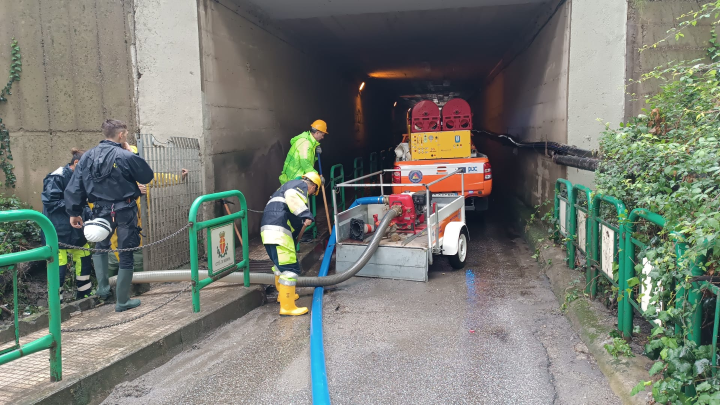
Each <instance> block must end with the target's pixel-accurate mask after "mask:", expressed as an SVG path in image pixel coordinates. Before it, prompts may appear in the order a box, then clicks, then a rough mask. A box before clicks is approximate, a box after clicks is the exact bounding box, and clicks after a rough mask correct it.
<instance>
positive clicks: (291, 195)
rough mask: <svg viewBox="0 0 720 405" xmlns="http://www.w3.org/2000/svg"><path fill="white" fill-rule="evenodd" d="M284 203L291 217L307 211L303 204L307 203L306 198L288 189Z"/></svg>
mask: <svg viewBox="0 0 720 405" xmlns="http://www.w3.org/2000/svg"><path fill="white" fill-rule="evenodd" d="M285 203H286V204H287V206H288V208H289V209H290V212H292V213H293V215H300V214H301V213H302V212H303V211H308V207H307V205H305V203H307V197H305V196H303V195H302V194H301V193H299V192H298V191H297V190H295V189H290V190H288V191H286V192H285Z"/></svg>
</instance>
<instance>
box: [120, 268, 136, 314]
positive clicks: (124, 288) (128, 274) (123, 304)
mask: <svg viewBox="0 0 720 405" xmlns="http://www.w3.org/2000/svg"><path fill="white" fill-rule="evenodd" d="M132 278H133V269H119V270H118V275H117V285H116V286H115V296H116V297H117V301H116V302H115V312H123V311H127V310H128V309H133V308H135V307H138V306H140V300H137V299H133V300H131V299H130V287H131V286H132Z"/></svg>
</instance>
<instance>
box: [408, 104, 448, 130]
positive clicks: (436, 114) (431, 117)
mask: <svg viewBox="0 0 720 405" xmlns="http://www.w3.org/2000/svg"><path fill="white" fill-rule="evenodd" d="M411 124H412V125H411V127H410V128H411V131H412V132H437V131H440V130H442V127H441V126H440V107H438V106H437V104H435V103H433V102H432V101H430V100H423V101H421V102H419V103H417V104H415V107H413V109H412V114H411Z"/></svg>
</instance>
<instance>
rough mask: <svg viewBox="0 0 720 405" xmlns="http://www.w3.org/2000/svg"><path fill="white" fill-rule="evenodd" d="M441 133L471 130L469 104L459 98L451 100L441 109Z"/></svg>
mask: <svg viewBox="0 0 720 405" xmlns="http://www.w3.org/2000/svg"><path fill="white" fill-rule="evenodd" d="M442 127H443V131H459V130H463V129H472V111H471V110H470V104H468V102H467V101H465V100H463V99H461V98H453V99H452V100H450V101H448V102H447V103H445V105H444V106H443V109H442Z"/></svg>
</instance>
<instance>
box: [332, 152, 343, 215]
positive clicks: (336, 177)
mask: <svg viewBox="0 0 720 405" xmlns="http://www.w3.org/2000/svg"><path fill="white" fill-rule="evenodd" d="M336 172H339V174H336ZM343 182H345V169H344V168H343V165H341V164H337V165H335V166H333V167H331V168H330V187H331V188H330V189H331V190H333V192H335V193H338V200H337V208H338V210H340V212H342V211H345V188H344V187H335V186H336V185H337V184H340V183H343ZM338 189H339V190H338ZM335 214H337V213H335Z"/></svg>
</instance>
